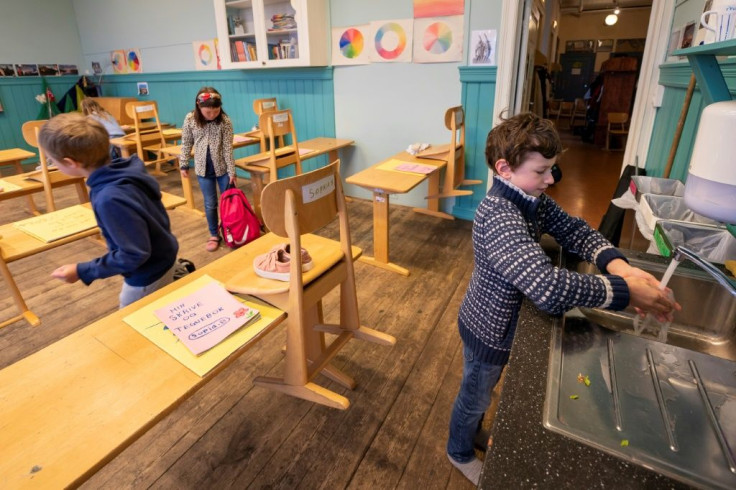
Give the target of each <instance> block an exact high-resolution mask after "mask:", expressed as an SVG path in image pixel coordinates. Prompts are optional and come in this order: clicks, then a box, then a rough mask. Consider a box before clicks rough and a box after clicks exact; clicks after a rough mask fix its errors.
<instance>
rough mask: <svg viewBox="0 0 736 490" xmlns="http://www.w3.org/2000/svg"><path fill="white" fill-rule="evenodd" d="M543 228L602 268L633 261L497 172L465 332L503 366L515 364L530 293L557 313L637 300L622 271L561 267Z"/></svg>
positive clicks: (482, 210)
mask: <svg viewBox="0 0 736 490" xmlns="http://www.w3.org/2000/svg"><path fill="white" fill-rule="evenodd" d="M543 233H547V234H549V235H551V236H552V237H553V238H554V239H555V240H556V241H557V243H559V244H560V245H561V246H562V248H563V249H565V250H566V251H567V252H573V253H575V254H577V255H578V256H580V257H581V258H582V259H584V260H587V261H588V262H592V263H594V264H596V265H597V266H598V268H599V269H600V270H601V271H606V265H607V264H608V263H609V262H611V261H612V260H614V259H617V258H621V259H624V260H626V259H625V258H624V256H623V255H622V254H621V253H620V252H619V251H618V250H616V248H615V247H614V246H613V245H612V244H611V243H610V242H609V241H608V240H606V239H605V238H604V237H603V235H601V234H600V233H599V232H597V231H595V230H593V229H592V228H591V227H590V226H588V225H587V223H585V221H584V220H582V219H580V218H574V217H572V216H570V215H568V214H567V213H565V212H564V211H563V210H562V208H560V207H559V206H558V205H557V203H555V202H554V201H553V200H552V199H551V198H550V197H548V196H546V195H544V194H542V196H540V197H538V198H536V197H533V196H530V195H528V194H526V193H525V192H524V191H522V190H521V189H519V188H518V187H516V186H515V185H513V184H512V183H511V182H509V181H507V180H505V179H502V178H501V177H499V176H495V177H494V181H493V186H492V187H491V190H490V191H488V194H487V195H486V197H485V198H484V199H483V201H481V203H480V205H479V206H478V209H477V211H476V213H475V219H474V221H473V254H474V258H475V264H474V268H473V274H472V276H471V278H470V283H469V284H468V289H467V291H466V293H465V298H464V299H463V302H462V305H461V306H460V312H459V314H458V326H459V329H460V337H461V338H462V339H463V342H464V343H465V345H467V346H469V347H470V348H471V349H472V350H473V352H474V354H475V356H476V358H477V359H479V360H482V361H485V362H489V363H491V364H497V365H502V364H505V363H506V362H507V361H508V358H509V353H510V352H511V344H512V342H513V340H514V333H515V332H516V323H517V321H518V319H519V310H520V309H521V303H522V301H523V299H524V296H526V297H528V298H529V299H530V300H532V301H533V302H534V303H535V304H536V305H537V307H539V308H540V309H542V310H544V311H546V312H548V313H551V314H556V315H561V314H562V313H564V312H565V311H567V310H570V309H572V308H574V307H576V306H587V307H601V308H607V309H611V310H621V309H624V308H625V307H626V306H627V305H628V304H629V288H628V286H627V285H626V282H625V281H624V280H623V278H621V277H620V276H615V275H610V274H600V275H593V274H580V273H577V272H573V271H569V270H567V269H562V268H559V267H555V266H554V265H553V264H552V261H551V260H550V258H549V257H548V256H547V255H546V254H545V252H544V250H543V249H542V247H541V245H540V244H539V240H540V239H541V236H542V234H543Z"/></svg>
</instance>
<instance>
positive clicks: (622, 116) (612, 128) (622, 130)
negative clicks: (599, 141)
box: [606, 112, 629, 151]
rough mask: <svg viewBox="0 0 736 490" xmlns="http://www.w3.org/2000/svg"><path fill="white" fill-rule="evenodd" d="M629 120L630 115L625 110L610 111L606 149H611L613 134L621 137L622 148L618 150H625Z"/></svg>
mask: <svg viewBox="0 0 736 490" xmlns="http://www.w3.org/2000/svg"><path fill="white" fill-rule="evenodd" d="M628 122H629V115H628V114H627V113H625V112H609V113H608V127H607V130H606V151H609V150H611V146H610V145H611V135H613V136H616V137H621V142H622V144H621V148H617V150H624V149H625V148H626V145H625V144H623V143H624V141H626V136H627V135H628V134H629V130H628V128H627V123H628Z"/></svg>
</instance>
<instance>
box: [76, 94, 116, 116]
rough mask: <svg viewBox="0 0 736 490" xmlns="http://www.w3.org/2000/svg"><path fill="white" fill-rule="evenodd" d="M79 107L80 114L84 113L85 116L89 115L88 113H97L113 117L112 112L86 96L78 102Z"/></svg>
mask: <svg viewBox="0 0 736 490" xmlns="http://www.w3.org/2000/svg"><path fill="white" fill-rule="evenodd" d="M79 108H80V109H81V111H82V114H84V115H85V116H89V115H90V114H97V115H98V116H103V117H113V116H112V114H110V113H109V112H107V110H106V109H105V108H104V107H102V106H101V105H100V104H98V103H97V101H96V100H95V99H93V98H91V97H86V98H84V99H82V102H81V103H80V104H79Z"/></svg>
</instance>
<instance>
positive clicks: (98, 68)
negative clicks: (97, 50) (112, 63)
mask: <svg viewBox="0 0 736 490" xmlns="http://www.w3.org/2000/svg"><path fill="white" fill-rule="evenodd" d="M92 71H93V72H94V74H95V75H102V65H101V64H100V62H99V61H93V62H92Z"/></svg>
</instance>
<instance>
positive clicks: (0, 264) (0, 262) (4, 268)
mask: <svg viewBox="0 0 736 490" xmlns="http://www.w3.org/2000/svg"><path fill="white" fill-rule="evenodd" d="M0 253H2V252H0ZM0 275H1V276H2V277H3V279H5V284H7V285H8V288H9V289H10V294H11V296H13V301H14V302H15V306H16V307H17V308H18V310H20V315H17V316H14V317H13V318H10V319H9V320H6V321H4V322H2V323H0V328H3V327H6V326H8V325H10V324H11V323H14V322H17V321H18V320H25V321H27V322H28V323H29V324H30V325H31V326H34V327H36V326H38V325H40V324H41V320H39V319H38V317H37V316H36V315H35V314H34V313H33V312H32V311H31V310H29V309H28V306H27V305H26V302H25V301H24V300H23V296H21V294H20V290H19V289H18V285H17V284H16V283H15V280H14V279H13V275H12V274H11V273H10V269H9V268H8V265H7V264H6V263H5V260H4V259H3V258H2V257H0Z"/></svg>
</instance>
